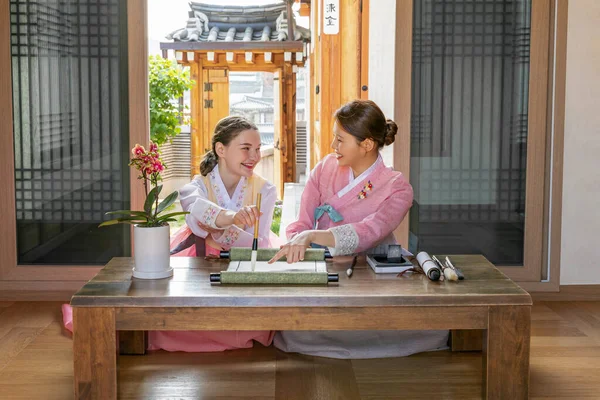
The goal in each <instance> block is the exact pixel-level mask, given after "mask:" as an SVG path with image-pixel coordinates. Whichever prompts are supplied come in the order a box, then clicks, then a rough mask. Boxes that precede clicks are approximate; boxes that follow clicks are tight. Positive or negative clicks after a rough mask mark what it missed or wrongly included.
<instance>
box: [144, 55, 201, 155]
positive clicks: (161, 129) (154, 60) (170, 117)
mask: <svg viewBox="0 0 600 400" xmlns="http://www.w3.org/2000/svg"><path fill="white" fill-rule="evenodd" d="M148 64H149V74H148V75H149V76H148V79H149V81H150V138H151V140H152V141H153V142H154V143H156V144H157V145H159V146H160V145H162V144H164V143H165V142H167V141H168V140H170V139H172V138H173V137H175V136H177V134H179V132H180V131H181V128H180V127H179V125H180V118H182V117H183V113H182V112H181V111H180V110H179V105H178V104H177V100H178V99H179V98H180V97H181V96H183V93H184V92H185V91H186V90H189V89H190V88H191V87H192V85H193V83H194V82H193V81H192V80H191V79H190V73H189V71H187V70H184V69H183V68H182V67H181V66H179V65H177V62H175V61H172V60H166V59H164V58H162V57H160V56H150V57H149V59H148Z"/></svg>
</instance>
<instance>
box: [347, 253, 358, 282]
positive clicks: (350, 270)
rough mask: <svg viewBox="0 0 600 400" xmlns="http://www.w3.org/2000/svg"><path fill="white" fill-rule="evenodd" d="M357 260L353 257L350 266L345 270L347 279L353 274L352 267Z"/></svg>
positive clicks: (356, 257)
mask: <svg viewBox="0 0 600 400" xmlns="http://www.w3.org/2000/svg"><path fill="white" fill-rule="evenodd" d="M357 260H358V256H354V258H353V259H352V264H350V267H349V268H348V269H347V270H346V275H348V278H350V277H351V276H352V273H353V272H354V266H355V265H356V261H357Z"/></svg>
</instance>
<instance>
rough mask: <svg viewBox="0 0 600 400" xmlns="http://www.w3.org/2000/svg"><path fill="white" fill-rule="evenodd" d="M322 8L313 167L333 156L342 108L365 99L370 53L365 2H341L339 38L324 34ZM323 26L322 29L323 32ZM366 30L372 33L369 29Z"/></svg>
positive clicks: (316, 60)
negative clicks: (335, 116) (365, 36)
mask: <svg viewBox="0 0 600 400" xmlns="http://www.w3.org/2000/svg"><path fill="white" fill-rule="evenodd" d="M322 7H323V4H322V1H321V2H320V4H319V7H313V8H314V9H315V10H314V15H315V16H316V17H315V19H316V24H315V26H314V27H313V38H315V39H314V40H313V41H314V42H317V44H316V46H315V50H314V53H313V57H314V65H315V66H314V68H315V70H314V77H315V84H316V85H318V87H319V93H318V94H316V93H315V94H314V97H315V100H314V103H313V111H314V112H313V115H314V117H313V121H312V122H313V125H312V128H313V129H312V132H313V135H312V136H313V137H312V142H313V152H312V153H313V157H312V158H311V167H312V166H314V165H315V164H316V162H318V161H319V160H320V159H322V158H323V157H325V156H326V155H327V154H329V153H330V152H331V148H330V143H331V139H332V131H333V113H334V112H335V111H336V110H337V109H338V108H339V107H340V106H341V105H343V104H345V103H347V102H349V101H352V100H354V99H359V98H361V96H362V95H361V86H362V85H363V84H365V85H366V84H367V83H366V82H365V81H364V80H365V79H366V74H363V73H362V72H361V64H362V63H363V62H364V61H365V59H366V55H365V57H363V52H364V53H366V52H367V51H368V50H367V49H366V48H364V47H365V44H366V41H364V40H363V39H362V32H361V30H362V27H363V24H362V20H363V11H362V10H361V2H360V1H356V0H340V31H339V33H338V34H335V35H325V34H324V33H323V29H322V24H323V21H322V13H323V8H322ZM317 24H318V25H317ZM319 26H321V29H320V30H319V29H318V27H319ZM315 28H316V30H317V32H315ZM365 30H367V31H368V25H367V26H366V27H365ZM319 32H320V38H319ZM342 66H343V68H342Z"/></svg>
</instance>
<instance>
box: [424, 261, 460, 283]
mask: <svg viewBox="0 0 600 400" xmlns="http://www.w3.org/2000/svg"><path fill="white" fill-rule="evenodd" d="M431 258H432V259H433V260H434V261H435V262H436V264H438V265H439V266H440V268H441V270H442V274H443V275H444V278H446V279H447V280H449V281H457V280H458V275H457V274H456V271H454V269H453V268H450V267H449V266H448V265H446V264H443V263H442V262H441V261H440V260H439V259H438V258H437V257H436V256H431Z"/></svg>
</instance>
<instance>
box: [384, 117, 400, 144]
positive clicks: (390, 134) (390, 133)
mask: <svg viewBox="0 0 600 400" xmlns="http://www.w3.org/2000/svg"><path fill="white" fill-rule="evenodd" d="M385 125H386V132H385V139H384V142H385V145H386V146H388V145H390V144H392V143H394V140H395V139H396V133H398V125H396V123H395V122H394V121H392V120H391V119H388V120H386V122H385Z"/></svg>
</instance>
